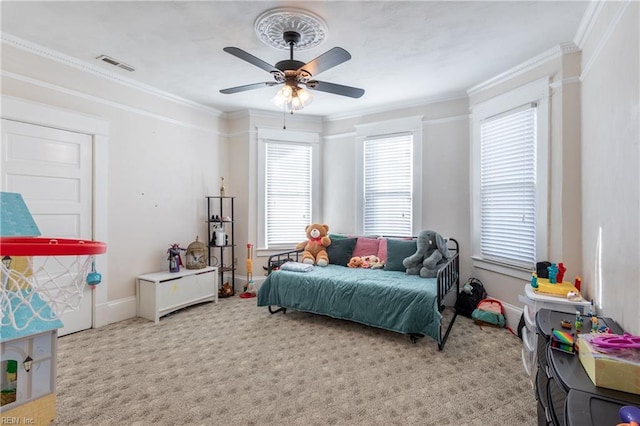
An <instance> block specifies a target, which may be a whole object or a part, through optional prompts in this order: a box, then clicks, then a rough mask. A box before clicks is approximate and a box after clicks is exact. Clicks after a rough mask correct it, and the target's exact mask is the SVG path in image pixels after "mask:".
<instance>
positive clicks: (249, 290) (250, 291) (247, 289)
mask: <svg viewBox="0 0 640 426" xmlns="http://www.w3.org/2000/svg"><path fill="white" fill-rule="evenodd" d="M240 297H242V298H243V299H249V298H251V297H256V285H255V284H254V283H253V244H247V284H246V285H245V286H244V292H242V293H240Z"/></svg>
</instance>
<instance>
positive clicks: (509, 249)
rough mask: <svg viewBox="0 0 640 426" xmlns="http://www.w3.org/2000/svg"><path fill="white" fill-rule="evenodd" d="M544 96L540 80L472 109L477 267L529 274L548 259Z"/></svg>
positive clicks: (545, 86)
mask: <svg viewBox="0 0 640 426" xmlns="http://www.w3.org/2000/svg"><path fill="white" fill-rule="evenodd" d="M547 98H548V82H547V80H546V79H543V80H540V81H538V82H534V83H531V84H529V85H527V86H524V87H523V88H520V89H516V90H514V91H513V92H509V93H508V94H505V95H503V96H501V97H497V98H494V99H492V100H490V101H487V102H486V103H484V104H480V105H479V106H477V107H474V108H473V125H474V148H473V152H474V157H473V158H474V160H473V162H474V165H473V166H474V167H473V169H474V170H473V180H474V181H473V196H472V198H473V227H474V229H473V232H474V255H473V258H474V260H475V261H476V266H480V267H487V268H488V269H492V270H496V271H498V272H505V271H504V270H503V269H502V268H507V269H513V270H516V271H527V272H529V273H530V271H531V269H532V268H533V267H534V266H535V263H536V262H537V259H545V258H546V241H547V220H546V216H547V208H546V205H547V204H546V198H547V162H548V158H547V157H548V155H547V152H548V146H547V145H548V137H547V128H548V116H547V114H548V106H547V103H548V100H547ZM489 264H493V265H494V266H488V265H489ZM512 275H516V276H518V274H517V273H516V274H513V273H512Z"/></svg>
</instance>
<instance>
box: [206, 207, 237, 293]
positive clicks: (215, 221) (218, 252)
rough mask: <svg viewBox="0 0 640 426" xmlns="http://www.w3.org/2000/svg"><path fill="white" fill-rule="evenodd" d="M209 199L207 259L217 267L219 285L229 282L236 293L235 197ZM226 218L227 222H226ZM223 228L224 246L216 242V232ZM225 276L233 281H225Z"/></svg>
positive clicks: (210, 264) (211, 264)
mask: <svg viewBox="0 0 640 426" xmlns="http://www.w3.org/2000/svg"><path fill="white" fill-rule="evenodd" d="M206 199H207V227H208V229H209V243H208V244H207V258H208V264H209V266H217V267H218V273H219V274H220V276H219V279H218V285H219V286H222V284H223V283H225V282H228V283H229V284H230V285H231V288H232V289H233V292H232V294H231V295H233V294H234V293H235V281H236V265H235V258H236V245H235V223H234V211H233V207H234V206H233V204H234V201H235V197H220V196H208V197H206ZM225 218H226V219H227V220H225ZM218 227H221V228H222V230H224V233H225V235H226V239H225V241H224V243H223V244H220V242H218V241H216V240H215V236H214V234H215V230H216V228H218ZM225 275H226V276H227V277H230V278H231V279H227V280H225Z"/></svg>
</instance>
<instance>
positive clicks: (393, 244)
mask: <svg viewBox="0 0 640 426" xmlns="http://www.w3.org/2000/svg"><path fill="white" fill-rule="evenodd" d="M417 250H418V245H417V243H416V240H397V239H393V238H387V262H386V263H385V264H384V270H385V271H402V272H406V270H407V268H405V267H404V265H403V264H402V261H403V260H404V259H405V258H407V257H409V256H411V255H412V254H415V252H416V251H417Z"/></svg>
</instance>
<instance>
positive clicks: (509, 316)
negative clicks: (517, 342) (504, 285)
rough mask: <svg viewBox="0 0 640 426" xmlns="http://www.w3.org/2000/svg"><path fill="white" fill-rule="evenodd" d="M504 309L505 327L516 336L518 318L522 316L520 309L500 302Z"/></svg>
mask: <svg viewBox="0 0 640 426" xmlns="http://www.w3.org/2000/svg"><path fill="white" fill-rule="evenodd" d="M501 303H502V307H503V308H504V319H505V327H509V328H510V329H511V330H512V331H513V332H514V333H516V334H518V324H519V323H520V317H521V316H522V313H523V310H522V308H518V307H517V306H513V305H510V304H508V303H505V302H502V301H501Z"/></svg>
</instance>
